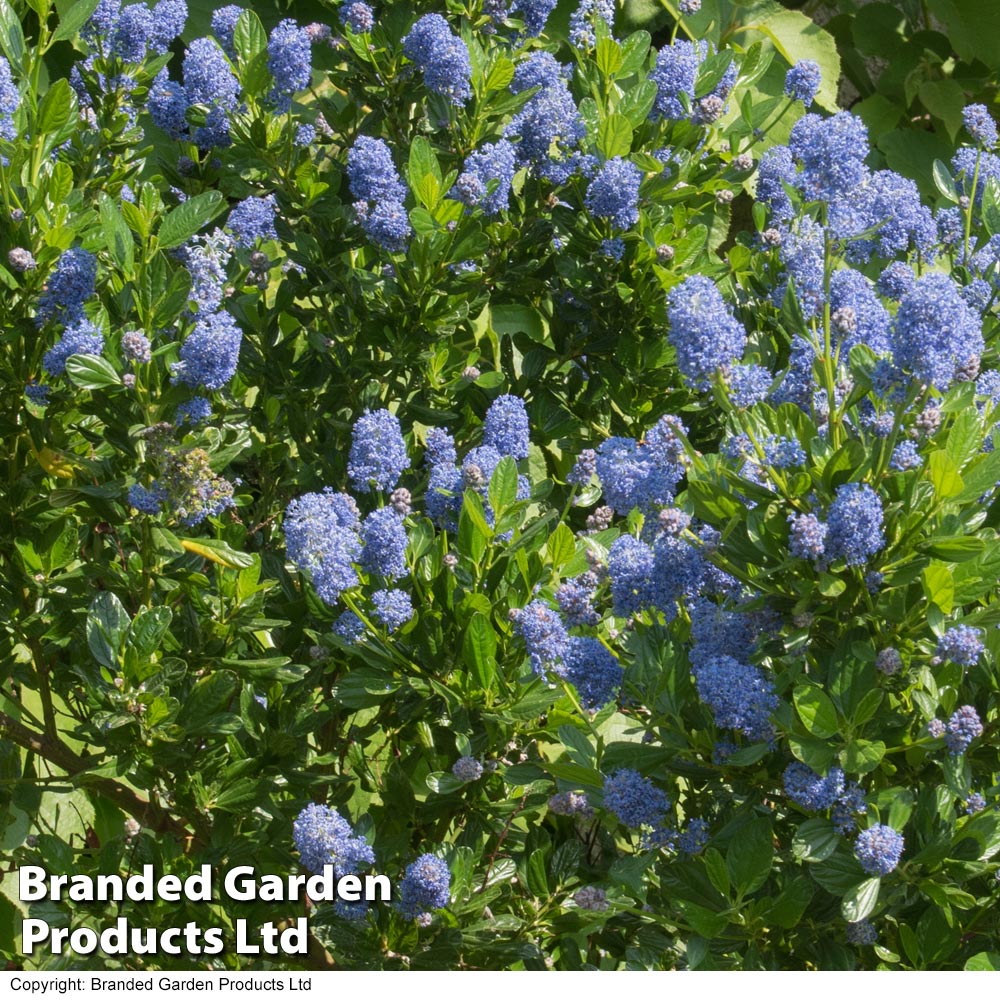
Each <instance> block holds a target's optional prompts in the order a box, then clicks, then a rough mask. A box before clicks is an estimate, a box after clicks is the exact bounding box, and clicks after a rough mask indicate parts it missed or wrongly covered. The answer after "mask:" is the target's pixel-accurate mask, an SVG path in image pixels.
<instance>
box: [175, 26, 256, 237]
mask: <svg viewBox="0 0 1000 1000" xmlns="http://www.w3.org/2000/svg"><path fill="white" fill-rule="evenodd" d="M241 16H242V15H241ZM224 208H225V201H224V199H223V197H222V195H221V194H220V193H219V192H218V191H204V192H203V193H202V194H196V195H195V196H194V197H193V198H188V200H187V201H185V202H183V203H182V204H180V205H178V206H177V207H176V208H175V209H172V210H171V211H170V212H169V213H168V214H167V216H166V218H165V219H164V220H163V222H162V223H160V231H159V233H158V234H157V240H158V242H159V246H160V249H161V250H169V249H171V248H172V247H178V246H180V245H181V244H182V243H184V242H185V241H186V240H189V239H190V238H191V237H192V236H194V234H195V233H197V232H199V231H200V230H201V229H203V228H204V227H205V226H207V225H208V223H209V222H211V221H212V220H213V219H214V218H215V217H216V216H217V215H219V213H220V212H222V210H223V209H224Z"/></svg>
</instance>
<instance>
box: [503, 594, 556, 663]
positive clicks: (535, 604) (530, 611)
mask: <svg viewBox="0 0 1000 1000" xmlns="http://www.w3.org/2000/svg"><path fill="white" fill-rule="evenodd" d="M514 628H515V630H516V631H517V633H518V635H520V636H521V638H522V639H523V640H524V645H525V647H526V648H527V650H528V656H529V657H530V659H531V669H532V670H533V671H534V672H535V673H536V674H538V675H540V676H544V674H545V672H546V670H551V671H552V672H553V673H555V674H558V675H560V676H562V675H564V673H565V666H564V664H563V658H564V657H565V656H566V654H567V652H568V651H569V634H568V633H567V631H566V626H565V625H564V624H563V621H562V619H561V618H560V617H559V613H558V612H556V611H553V610H552V609H551V608H550V607H549V606H548V605H547V604H545V602H544V601H532V602H531V603H530V604H529V605H528V606H527V607H525V608H522V609H521V610H520V611H519V612H518V613H517V615H516V617H515V622H514Z"/></svg>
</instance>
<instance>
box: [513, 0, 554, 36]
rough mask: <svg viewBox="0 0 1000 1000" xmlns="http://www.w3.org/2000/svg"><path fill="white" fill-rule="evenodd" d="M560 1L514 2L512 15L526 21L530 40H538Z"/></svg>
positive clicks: (519, 0) (525, 27)
mask: <svg viewBox="0 0 1000 1000" xmlns="http://www.w3.org/2000/svg"><path fill="white" fill-rule="evenodd" d="M557 2H558V0H514V2H513V3H512V4H511V5H510V9H511V13H514V14H519V15H520V16H521V20H522V21H524V31H525V34H526V35H528V37H529V38H536V37H537V36H538V35H540V34H541V33H542V32H543V31H544V30H545V23H546V22H547V21H548V19H549V15H550V14H551V13H552V11H554V10H555V9H556V3H557Z"/></svg>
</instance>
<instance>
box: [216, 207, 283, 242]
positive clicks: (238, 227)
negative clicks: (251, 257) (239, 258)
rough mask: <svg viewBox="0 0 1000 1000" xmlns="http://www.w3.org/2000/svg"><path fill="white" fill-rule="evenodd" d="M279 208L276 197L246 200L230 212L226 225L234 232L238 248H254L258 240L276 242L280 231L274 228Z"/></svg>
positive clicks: (234, 240)
mask: <svg viewBox="0 0 1000 1000" xmlns="http://www.w3.org/2000/svg"><path fill="white" fill-rule="evenodd" d="M276 212H277V206H276V204H275V201H274V195H273V194H269V195H267V196H266V197H264V198H244V199H243V201H241V202H239V203H238V204H236V205H234V206H233V208H232V209H231V210H230V212H229V219H228V221H227V222H226V225H227V226H228V227H229V229H230V230H231V231H232V234H233V242H234V243H235V244H236V245H237V246H238V247H248V248H249V247H252V246H254V244H255V243H256V242H257V240H276V239H277V238H278V231H277V229H275V228H274V217H275V213H276Z"/></svg>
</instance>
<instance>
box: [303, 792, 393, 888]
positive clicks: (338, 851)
mask: <svg viewBox="0 0 1000 1000" xmlns="http://www.w3.org/2000/svg"><path fill="white" fill-rule="evenodd" d="M292 836H293V838H294V841H295V847H296V850H298V852H299V855H300V857H301V858H302V864H303V866H304V867H305V868H308V869H309V871H311V872H315V873H316V874H317V875H319V874H322V872H323V868H324V867H325V866H326V865H333V867H334V871H335V873H336V875H337V877H338V878H340V877H342V876H343V875H348V874H357V872H358V871H359V870H360V869H361V868H363V867H365V866H367V865H371V864H374V863H375V854H374V852H373V851H372V849H371V847H370V846H369V845H368V843H367V842H366V841H365V839H364V838H363V837H356V836H355V835H354V831H353V830H352V829H351V824H350V823H348V822H347V820H346V819H344V817H343V816H341V815H340V813H339V812H337V810H336V809H331V808H330V807H329V806H321V805H317V804H316V803H315V802H310V803H309V805H307V806H306V807H305V809H303V810H302V812H300V813H299V815H298V817H297V818H296V820H295V822H294V823H293V824H292Z"/></svg>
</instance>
